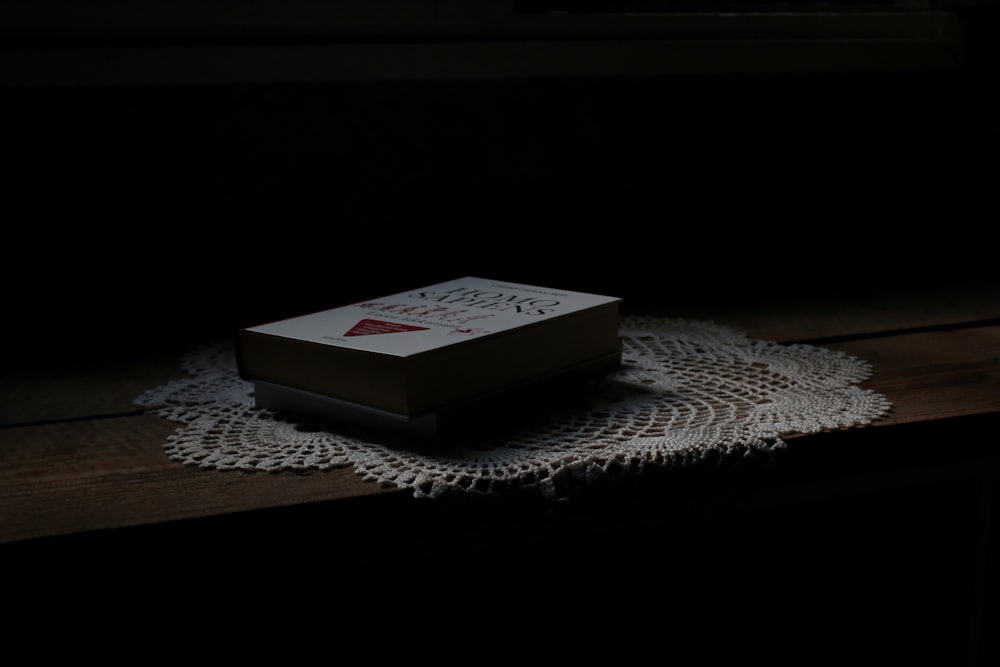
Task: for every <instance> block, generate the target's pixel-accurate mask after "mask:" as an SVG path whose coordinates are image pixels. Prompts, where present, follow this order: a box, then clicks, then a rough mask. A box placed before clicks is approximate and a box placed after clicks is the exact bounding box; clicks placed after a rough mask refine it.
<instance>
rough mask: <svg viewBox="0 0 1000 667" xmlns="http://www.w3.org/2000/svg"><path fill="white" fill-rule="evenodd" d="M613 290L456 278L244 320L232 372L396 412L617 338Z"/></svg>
mask: <svg viewBox="0 0 1000 667" xmlns="http://www.w3.org/2000/svg"><path fill="white" fill-rule="evenodd" d="M620 301H621V299H620V298H618V297H613V296H605V295H597V294H588V293H584V292H575V291H568V290H559V289H553V288H548V287H541V286H535V285H525V284H519V283H511V282H504V281H498V280H492V279H488V278H480V277H474V276H469V277H464V278H458V279H455V280H450V281H447V282H443V283H439V284H435V285H430V286H426V287H420V288H416V289H413V290H408V291H406V292H400V293H397V294H392V295H388V296H384V297H380V298H375V299H370V300H366V301H363V302H359V303H354V304H350V305H346V306H341V307H338V308H333V309H329V310H324V311H319V312H314V313H309V314H305V315H302V316H299V317H293V318H289V319H285V320H280V321H277V322H270V323H266V324H261V325H258V326H254V327H248V328H245V329H241V330H240V331H239V332H238V335H237V363H238V368H239V372H240V374H241V375H242V376H243V377H244V378H246V379H251V380H260V381H264V382H268V383H272V384H276V385H281V386H287V387H291V388H295V389H299V390H303V391H307V392H310V393H315V394H320V395H324V396H329V397H332V398H334V399H337V400H344V401H348V402H350V403H358V404H362V405H366V406H369V407H372V408H374V409H377V410H386V411H389V412H394V413H398V414H403V415H409V416H412V415H414V414H417V413H420V412H424V411H429V410H435V409H439V408H440V407H442V406H444V405H447V404H449V403H454V402H458V401H465V400H469V399H471V398H474V397H475V396H477V395H480V394H485V393H490V392H495V391H497V390H500V389H502V388H504V387H506V386H514V385H517V384H522V383H524V382H526V381H530V380H531V379H532V378H534V377H544V376H548V375H551V374H552V373H554V372H558V371H559V370H560V369H563V368H568V367H571V366H574V365H577V364H580V363H585V362H587V361H589V360H592V359H598V358H604V357H606V356H607V355H608V354H611V353H613V352H615V351H617V350H618V349H619V347H620V340H619V338H618V304H619V303H620Z"/></svg>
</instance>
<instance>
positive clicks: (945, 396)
mask: <svg viewBox="0 0 1000 667" xmlns="http://www.w3.org/2000/svg"><path fill="white" fill-rule="evenodd" d="M833 347H835V348H836V349H840V350H842V351H844V352H846V353H850V354H854V355H857V356H859V357H861V358H865V359H867V360H868V361H870V362H871V363H872V364H873V365H874V368H875V372H874V376H873V377H872V379H871V380H869V381H868V382H867V383H865V384H866V386H868V387H869V388H871V389H873V390H876V391H880V392H883V393H885V395H886V396H887V397H888V398H889V399H890V400H891V401H892V402H893V404H894V406H895V407H894V412H893V414H891V415H890V416H888V417H886V418H885V419H884V420H883V421H882V422H879V423H878V424H876V425H875V428H877V427H879V426H889V425H894V424H907V423H912V422H919V421H933V420H942V419H946V418H952V417H958V416H969V415H976V414H983V413H995V412H997V411H998V410H1000V354H998V350H1000V327H982V328H973V329H968V330H958V331H946V332H928V333H919V334H909V335H901V336H893V337H885V338H881V337H879V338H874V339H870V340H862V341H852V342H846V343H841V344H838V345H836V346H833ZM176 426H177V425H175V424H172V423H169V422H166V421H164V420H162V419H160V418H159V417H156V416H153V415H143V416H130V417H118V418H109V419H92V420H80V421H73V422H63V423H52V424H42V425H35V426H25V427H19V428H6V429H0V541H15V540H23V539H29V538H33V537H40V536H46V535H56V534H64V533H69V532H76V531H87V530H98V529H103V528H115V527H121V526H130V525H139V524H144V523H155V522H163V521H171V520H178V519H186V518H194V517H204V516H211V515H218V514H224V513H229V512H241V511H248V510H254V509H262V508H267V507H279V506H287V505H294V504H306V503H312V502H317V501H323V500H333V499H341V498H349V497H359V496H366V495H372V494H379V493H389V492H396V490H395V489H384V488H382V487H380V486H378V485H376V484H371V483H367V482H363V481H362V480H361V479H360V478H359V477H358V476H357V475H356V474H355V473H354V472H353V470H347V469H344V470H338V471H334V472H329V473H315V474H311V475H291V474H289V475H284V474H278V475H271V474H263V473H259V474H257V473H240V472H217V471H208V470H202V469H198V468H193V467H185V466H182V465H180V464H177V463H175V462H172V461H170V460H169V459H168V458H167V457H166V455H165V454H164V451H163V445H164V444H165V443H166V441H167V438H168V437H169V435H170V433H172V432H173V430H174V429H175V428H176Z"/></svg>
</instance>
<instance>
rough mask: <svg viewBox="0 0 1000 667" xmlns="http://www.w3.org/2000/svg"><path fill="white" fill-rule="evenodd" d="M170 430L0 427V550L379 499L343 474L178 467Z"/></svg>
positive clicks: (148, 419)
mask: <svg viewBox="0 0 1000 667" xmlns="http://www.w3.org/2000/svg"><path fill="white" fill-rule="evenodd" d="M176 427H177V424H174V423H171V422H168V421H166V420H163V419H161V418H159V417H156V416H153V415H141V416H133V417H118V418H109V419H92V420H82V421H75V422H62V423H54V424H43V425H37V426H28V427H21V428H6V429H0V543H3V542H12V541H18V540H25V539H31V538H37V537H45V536H52V535H62V534H67V533H76V532H86V531H93V530H103V529H108V528H120V527H124V526H135V525H140V524H150V523H158V522H166V521H173V520H178V519H190V518H196V517H203V516H210V515H218V514H224V513H228V512H241V511H246V510H253V509H260V508H266V507H281V506H286V505H292V504H298V503H310V502H314V501H319V500H330V499H337V498H344V497H357V496H365V495H369V494H373V493H379V492H384V491H387V490H386V489H383V488H382V487H380V486H379V485H378V484H374V483H369V482H364V481H362V480H361V478H360V477H359V476H358V475H357V474H355V473H354V471H353V470H351V469H342V470H334V471H330V472H315V473H313V474H288V475H282V474H268V473H242V472H233V471H213V470H205V469H201V468H197V467H192V466H184V465H182V464H180V463H177V462H174V461H171V460H170V459H169V458H168V457H167V455H166V454H165V452H164V449H163V445H164V444H165V443H166V442H167V438H168V437H169V435H170V434H171V433H172V432H173V431H174V430H175V429H176ZM388 491H392V490H388Z"/></svg>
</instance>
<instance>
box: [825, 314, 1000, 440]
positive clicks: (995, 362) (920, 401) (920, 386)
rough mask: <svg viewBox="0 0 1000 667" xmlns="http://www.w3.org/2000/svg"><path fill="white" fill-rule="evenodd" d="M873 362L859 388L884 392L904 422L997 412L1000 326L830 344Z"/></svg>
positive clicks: (892, 420)
mask: <svg viewBox="0 0 1000 667" xmlns="http://www.w3.org/2000/svg"><path fill="white" fill-rule="evenodd" d="M829 347H830V348H831V349H836V350H840V351H842V352H845V353H848V354H852V355H855V356H857V357H860V358H862V359H865V360H867V361H868V362H870V363H871V364H872V366H873V369H874V372H873V375H872V378H871V379H870V380H868V381H867V382H865V383H864V384H863V385H862V386H864V387H866V388H869V389H872V390H874V391H877V392H879V393H882V394H884V395H885V396H886V397H887V398H888V399H889V400H890V401H892V403H893V406H894V407H893V411H892V413H891V414H890V415H888V416H887V417H886V418H885V419H884V420H882V422H880V423H882V424H884V425H889V424H904V423H913V422H922V421H930V420H940V419H949V418H952V417H963V416H970V415H978V414H986V413H995V412H998V411H1000V326H992V327H976V328H970V329H959V330H953V331H934V332H927V333H921V334H910V335H901V336H893V337H891V338H875V339H868V340H860V341H852V342H845V343H839V344H832V345H830V346H829Z"/></svg>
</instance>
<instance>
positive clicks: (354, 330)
mask: <svg viewBox="0 0 1000 667" xmlns="http://www.w3.org/2000/svg"><path fill="white" fill-rule="evenodd" d="M427 328H428V327H415V326H413V325H412V324H400V323H399V322H383V321H381V320H361V321H359V322H358V323H357V324H355V325H354V326H353V327H351V330H350V331H348V332H347V333H345V334H344V335H345V336H372V335H374V334H387V333H399V332H401V331H423V330H424V329H427Z"/></svg>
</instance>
